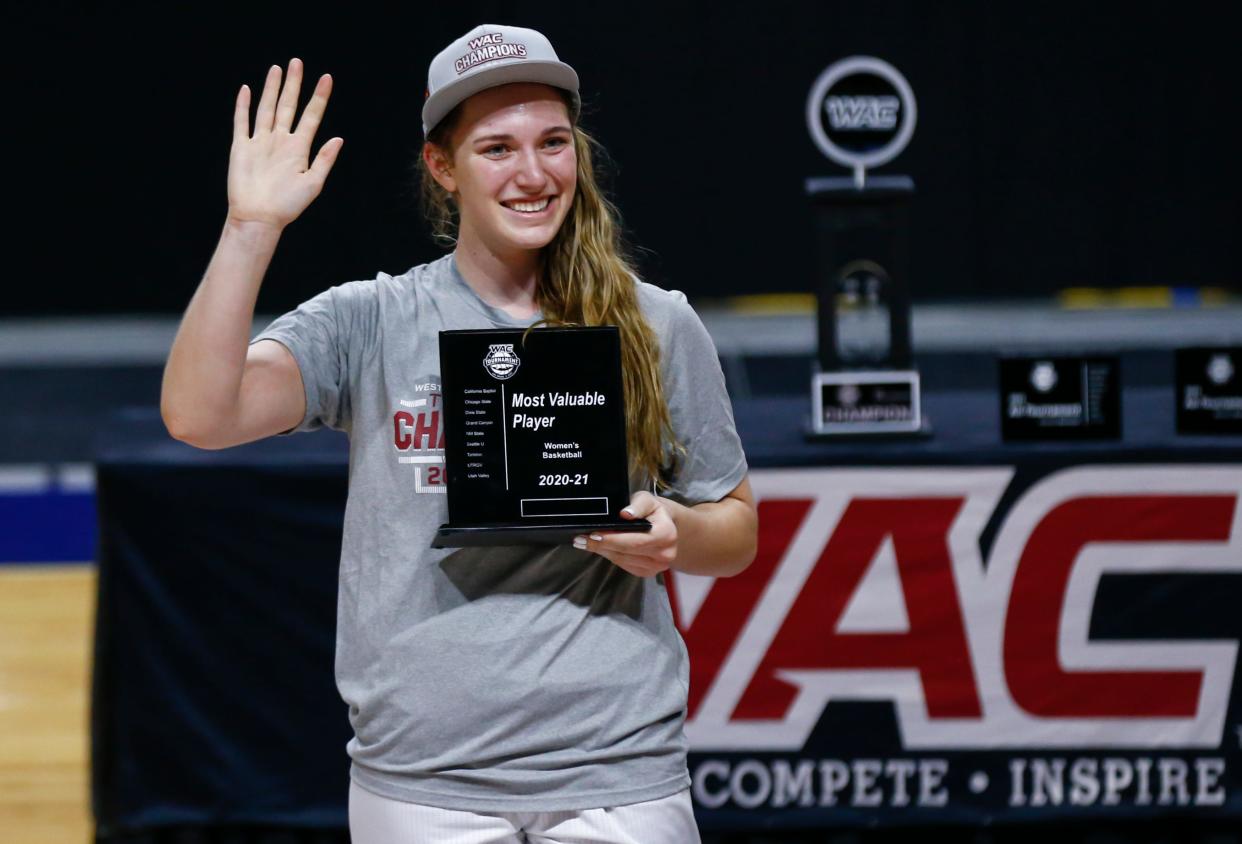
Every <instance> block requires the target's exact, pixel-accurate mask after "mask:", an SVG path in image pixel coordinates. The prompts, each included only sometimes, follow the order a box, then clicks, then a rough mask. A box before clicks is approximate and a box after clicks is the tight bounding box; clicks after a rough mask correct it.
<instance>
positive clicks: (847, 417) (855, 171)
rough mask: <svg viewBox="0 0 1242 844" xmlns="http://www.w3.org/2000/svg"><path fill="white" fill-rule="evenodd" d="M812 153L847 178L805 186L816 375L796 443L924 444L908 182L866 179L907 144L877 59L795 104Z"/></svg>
mask: <svg viewBox="0 0 1242 844" xmlns="http://www.w3.org/2000/svg"><path fill="white" fill-rule="evenodd" d="M806 117H807V127H808V129H809V130H810V133H811V137H812V138H813V139H814V141H815V143H816V145H817V146H818V147H819V149H820V150H821V151H822V152H823V153H824V154H825V155H826V156H827V157H828V158H829V159H831V160H832V161H835V162H837V163H838V164H843V165H845V166H847V167H849V168H850V169H851V171H852V175H851V176H850V177H822V178H810V179H807V181H806V192H807V195H808V196H809V197H810V199H811V203H812V205H813V207H814V212H815V238H816V261H817V270H816V271H817V274H818V278H817V282H816V294H817V298H818V321H817V322H818V326H817V327H818V337H819V344H818V346H819V348H818V359H817V364H818V366H817V371H816V373H815V374H814V375H813V376H812V379H811V404H812V414H811V425H810V429H809V431H808V435H809V436H812V437H820V436H841V435H855V434H862V435H877V434H896V435H906V436H911V435H926V434H928V433H929V432H930V429H929V427H928V425H927V422H926V420H925V419H924V418H923V415H922V411H921V408H920V406H919V373H918V371H917V370H916V369H915V368H914V364H913V360H912V357H911V351H910V289H909V281H908V278H909V267H908V252H909V246H908V233H909V228H910V225H909V206H910V201H911V199H912V198H913V195H914V182H913V181H912V180H911V179H910V178H909V177H908V176H871V177H868V176H867V169H868V168H870V167H877V166H879V165H881V164H884V163H886V162H888V161H891V160H892V159H893V158H895V157H896V156H897V155H898V154H899V153H900V152H901V151H902V150H903V149H904V148H905V146H906V144H908V143H909V142H910V138H911V136H912V135H913V134H914V124H915V119H916V108H915V102H914V94H913V92H912V91H911V89H910V86H909V84H908V83H907V82H906V80H905V78H904V77H903V76H902V75H901V74H900V73H898V72H897V70H896V69H895V68H894V67H892V65H889V64H888V63H886V62H883V61H881V60H880V59H876V58H872V57H869V56H853V57H851V58H847V59H842V60H841V61H838V62H836V63H834V64H832V65H830V66H829V67H828V68H827V69H825V70H824V72H823V73H821V74H820V76H819V78H818V79H817V80H816V82H815V84H814V86H812V88H811V93H810V96H809V97H808V99H807V113H806Z"/></svg>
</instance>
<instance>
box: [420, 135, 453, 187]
mask: <svg viewBox="0 0 1242 844" xmlns="http://www.w3.org/2000/svg"><path fill="white" fill-rule="evenodd" d="M423 161H424V162H426V164H427V169H428V170H430V171H431V177H432V178H433V179H435V180H436V183H437V184H439V185H440V187H442V188H444V189H445V190H446V191H448V192H449V193H457V179H456V178H455V177H454V176H453V161H452V159H451V158H450V157H449V155H448V153H447V152H446V151H445V150H444V149H442V148H440V147H438V146H436V145H435V144H432V143H425V144H423Z"/></svg>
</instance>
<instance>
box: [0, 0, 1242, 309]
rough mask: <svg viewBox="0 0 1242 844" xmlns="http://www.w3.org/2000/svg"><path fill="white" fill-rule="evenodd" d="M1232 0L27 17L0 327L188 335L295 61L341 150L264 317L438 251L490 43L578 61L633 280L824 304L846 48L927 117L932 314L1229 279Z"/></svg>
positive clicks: (11, 30)
mask: <svg viewBox="0 0 1242 844" xmlns="http://www.w3.org/2000/svg"><path fill="white" fill-rule="evenodd" d="M1227 8H1228V7H1227V6H1217V7H1211V6H1208V5H1206V4H1196V3H1175V2H1131V3H1125V4H1122V3H1039V4H1034V3H1022V4H1009V3H982V2H981V3H973V2H960V1H959V2H936V3H928V2H850V3H845V2H818V3H793V2H771V1H769V2H763V3H736V4H731V3H715V4H679V3H668V2H666V3H653V4H645V3H637V4H624V5H619V4H613V3H610V4H604V3H598V4H579V3H572V2H543V3H531V2H487V3H473V4H467V3H436V4H430V3H417V2H411V3H405V4H401V5H400V6H392V7H380V6H374V7H364V6H357V5H355V6H346V5H344V4H330V5H323V6H320V5H318V4H296V3H254V4H248V5H244V6H243V5H231V4H214V3H213V4H204V5H201V6H199V7H197V8H172V7H171V6H157V5H127V6H124V7H119V6H118V7H111V8H100V7H88V6H78V5H72V4H64V3H60V4H51V5H45V4H33V3H24V4H18V5H10V6H8V7H6V11H5V12H4V13H3V15H4V17H5V18H7V21H6V26H5V29H6V31H7V34H8V39H6V40H7V41H8V46H7V49H6V50H5V51H4V53H3V59H2V61H3V68H4V81H5V94H6V96H5V111H6V112H7V115H6V116H7V119H6V121H5V122H6V124H7V127H8V131H7V132H5V133H4V138H5V139H4V149H5V155H4V159H5V164H6V167H5V177H6V182H7V186H8V190H6V192H5V193H6V199H7V200H8V201H7V203H6V206H7V208H6V210H7V211H8V212H9V214H8V217H9V223H8V230H7V234H8V236H7V237H6V238H5V239H6V241H7V242H8V244H9V246H8V250H7V251H8V253H9V257H10V270H9V278H8V284H7V285H6V286H7V289H8V291H10V293H9V295H8V296H7V297H6V303H5V305H4V306H3V312H5V313H4V314H3V315H21V314H26V315H39V314H99V313H157V314H158V313H165V314H179V313H180V312H181V311H182V310H183V309H184V307H185V305H186V304H187V303H188V301H189V299H190V296H191V295H192V294H193V292H194V289H195V286H196V285H197V283H198V280H199V278H200V277H201V275H202V272H203V270H204V269H205V267H206V264H207V262H208V260H209V258H210V256H211V252H212V250H213V248H214V246H215V243H216V240H217V238H218V237H219V232H220V227H221V225H222V224H223V221H224V217H225V213H226V210H227V198H226V191H225V176H226V172H227V164H228V152H229V145H230V142H231V131H232V125H231V120H232V105H233V101H234V97H235V95H236V93H237V90H238V88H239V87H240V86H241V84H242V83H247V84H249V85H250V86H251V88H252V90H254V89H256V88H261V86H262V81H263V77H264V73H265V71H266V68H267V67H268V66H270V65H271V64H280V65H281V66H282V68H283V67H286V66H287V64H288V61H289V59H290V58H291V57H292V56H295V55H296V56H298V57H299V58H301V59H303V61H304V62H305V64H306V79H305V80H304V83H303V87H302V104H303V105H304V103H305V100H306V99H307V98H308V96H309V91H310V89H311V87H313V83H314V80H315V79H317V78H318V77H319V75H320V74H322V73H324V72H329V73H331V74H332V75H333V79H334V83H335V84H334V90H333V94H332V98H331V101H330V102H329V105H328V110H327V115H326V118H325V120H324V123H323V125H322V126H321V127H320V132H319V135H318V136H317V137H316V140H315V145H314V147H313V149H312V154H313V153H314V152H317V151H318V149H319V146H320V145H321V144H322V143H323V142H324V141H326V140H327V139H328V138H330V137H332V136H333V135H340V136H342V137H343V138H344V139H345V145H344V148H343V149H342V150H341V154H340V157H339V159H338V161H337V163H336V166H335V167H334V169H333V172H332V173H331V175H330V176H329V178H328V181H327V184H326V186H325V188H324V191H323V193H322V194H321V195H320V197H319V198H318V199H317V200H316V201H315V202H314V203H313V204H312V205H311V206H310V208H309V209H308V210H307V211H306V212H305V213H304V214H303V216H302V217H301V218H300V219H299V220H297V221H296V222H295V223H294V224H293V225H292V226H291V227H290V228H289V229H288V230H287V231H286V233H285V236H284V239H283V240H282V242H281V245H280V248H279V250H278V252H277V254H276V258H275V260H274V262H273V264H272V267H271V269H270V271H269V274H268V277H267V280H266V282H265V285H264V289H263V291H262V293H261V295H260V298H259V303H258V310H259V311H260V312H261V313H272V312H278V311H282V310H285V309H287V308H290V307H292V306H294V305H296V304H297V303H298V302H300V301H302V300H304V299H306V298H309V297H310V296H312V295H314V294H315V293H317V292H318V291H320V290H322V289H324V288H325V287H328V286H330V285H332V284H337V283H340V282H342V281H346V280H350V279H358V278H372V277H374V276H375V274H376V273H377V272H379V271H384V272H389V273H394V274H396V273H400V272H404V271H405V270H406V269H408V268H409V267H411V266H413V265H415V264H417V263H421V262H423V261H427V260H429V259H432V258H434V257H436V256H437V255H438V254H440V253H439V250H438V249H437V247H435V246H434V245H433V244H432V243H431V241H430V239H429V237H428V235H427V229H426V227H425V225H424V224H423V222H422V219H421V216H420V213H419V209H418V205H417V201H416V192H415V190H414V187H413V180H412V170H411V163H412V162H413V160H414V158H415V156H416V154H417V150H418V148H419V146H420V144H421V141H422V132H421V124H420V119H419V109H420V107H421V101H422V93H423V89H424V87H425V78H426V69H427V64H428V62H429V61H430V59H431V57H432V56H433V55H434V53H435V52H437V51H438V50H439V49H441V48H442V47H443V46H444V45H446V44H447V43H448V42H449V41H451V40H452V39H454V38H456V37H458V36H460V35H461V34H463V33H465V32H466V31H467V30H468V29H470V28H471V27H473V26H475V25H476V24H478V23H483V22H489V23H497V22H498V23H510V24H515V25H523V26H533V27H535V28H537V29H540V30H542V31H543V32H544V33H545V34H547V35H548V36H549V37H550V39H551V40H552V42H553V44H554V45H555V46H556V48H557V50H558V52H559V54H560V56H561V58H562V59H564V60H565V61H568V62H569V63H570V64H572V65H573V66H574V67H575V68H576V69H577V70H578V72H579V75H580V77H581V79H582V82H583V95H584V98H585V100H586V103H587V112H586V116H585V120H584V122H585V125H586V126H587V128H588V129H592V130H594V132H595V134H596V135H597V136H598V137H599V138H600V139H601V140H602V141H603V142H604V144H605V145H606V147H607V148H608V149H609V151H610V152H611V155H612V157H613V158H614V159H615V164H616V172H615V176H614V178H613V179H612V180H611V181H612V186H613V190H614V194H615V196H616V198H617V201H618V203H619V205H620V207H621V210H622V212H623V215H624V219H625V223H626V225H627V229H628V231H629V233H630V235H631V239H632V240H633V241H634V242H635V243H637V244H639V245H641V246H642V247H643V248H644V250H645V251H644V252H643V253H642V254H641V256H640V263H641V266H642V269H643V271H644V273H645V274H646V276H647V277H648V278H649V279H650V280H652V281H655V282H657V283H659V284H661V285H663V286H667V287H676V288H680V289H683V290H685V291H687V292H688V293H689V294H690V295H691V296H692V297H693V298H700V297H710V296H721V295H732V294H739V293H749V292H769V291H801V290H809V289H810V277H811V256H812V254H813V250H812V247H811V243H810V225H809V215H808V208H807V204H806V200H805V199H804V196H803V193H802V183H803V179H804V178H805V177H807V176H811V175H844V174H845V171H844V169H843V168H841V167H839V166H837V165H835V164H832V163H831V162H829V161H828V160H827V159H826V158H824V157H823V156H822V155H821V154H820V153H819V152H818V150H817V149H816V148H815V147H814V145H813V144H812V142H811V140H810V138H809V136H808V134H807V130H806V127H805V123H804V116H803V111H804V106H805V99H806V96H807V93H808V91H809V90H810V87H811V85H812V83H813V82H814V80H815V77H816V76H817V75H818V74H819V72H820V71H821V70H822V69H823V68H824V67H826V66H827V65H828V64H830V63H831V62H833V61H835V60H837V59H839V58H842V57H845V56H848V55H854V54H871V55H876V56H878V57H880V58H883V59H885V60H887V61H889V62H891V63H893V64H894V65H895V66H896V67H897V68H898V69H899V70H900V71H901V72H902V73H903V74H904V75H905V76H906V78H907V79H909V81H910V83H911V85H912V86H913V88H914V91H915V95H916V97H917V99H918V112H919V125H918V128H917V129H916V132H915V135H914V140H913V141H912V143H911V145H910V147H909V148H908V149H907V151H906V152H905V153H903V154H902V156H901V157H899V158H898V159H897V160H896V161H895V162H893V163H891V164H889V165H886V166H885V167H884V168H881V170H880V171H879V172H884V173H906V174H909V175H910V176H912V177H913V178H914V180H915V182H916V184H917V186H918V195H917V198H916V204H915V207H914V227H915V230H914V234H913V237H912V247H911V248H912V257H911V263H912V268H913V269H912V276H913V286H914V292H915V297H916V298H917V299H923V300H928V299H958V298H961V299H966V298H971V299H975V298H992V297H1025V296H1039V295H1046V294H1050V293H1053V292H1055V291H1056V290H1058V289H1060V288H1064V287H1068V286H1083V285H1088V286H1102V287H1116V286H1129V285H1163V284H1176V285H1208V286H1221V287H1229V288H1232V289H1234V290H1238V289H1240V284H1239V280H1238V274H1237V272H1236V270H1235V266H1236V264H1237V263H1238V258H1239V238H1238V236H1237V229H1238V224H1239V222H1240V221H1242V207H1240V206H1242V203H1240V201H1239V189H1240V188H1242V167H1240V166H1239V163H1238V159H1237V149H1238V139H1239V129H1240V128H1242V118H1240V117H1239V108H1238V105H1237V96H1238V83H1239V82H1240V81H1242V73H1240V72H1239V68H1240V60H1239V51H1238V49H1237V47H1238V39H1237V30H1236V29H1235V28H1233V27H1231V26H1228V25H1226V23H1225V22H1224V20H1223V17H1222V16H1223V15H1224V14H1225V13H1226V10H1227ZM1216 9H1220V11H1216ZM257 98H258V92H257V91H256V92H255V96H254V100H257ZM300 114H301V109H300V108H299V116H300ZM14 256H15V258H16V260H12V259H13V257H14Z"/></svg>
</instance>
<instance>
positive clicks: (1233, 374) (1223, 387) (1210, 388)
mask: <svg viewBox="0 0 1242 844" xmlns="http://www.w3.org/2000/svg"><path fill="white" fill-rule="evenodd" d="M1239 366H1242V347H1239V346H1218V347H1215V348H1188V349H1178V350H1177V432H1178V433H1179V434H1242V372H1239V371H1238V367H1239Z"/></svg>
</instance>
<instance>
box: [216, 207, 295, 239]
mask: <svg viewBox="0 0 1242 844" xmlns="http://www.w3.org/2000/svg"><path fill="white" fill-rule="evenodd" d="M224 229H225V231H226V232H228V233H229V234H232V235H237V236H239V237H242V238H245V239H246V240H248V241H264V240H277V239H279V238H280V235H281V233H282V232H283V231H284V229H285V227H284V226H283V225H281V224H278V223H273V222H269V221H265V220H242V219H238V218H237V217H234V216H232V215H231V214H230V215H229V216H227V217H225V218H224Z"/></svg>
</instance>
